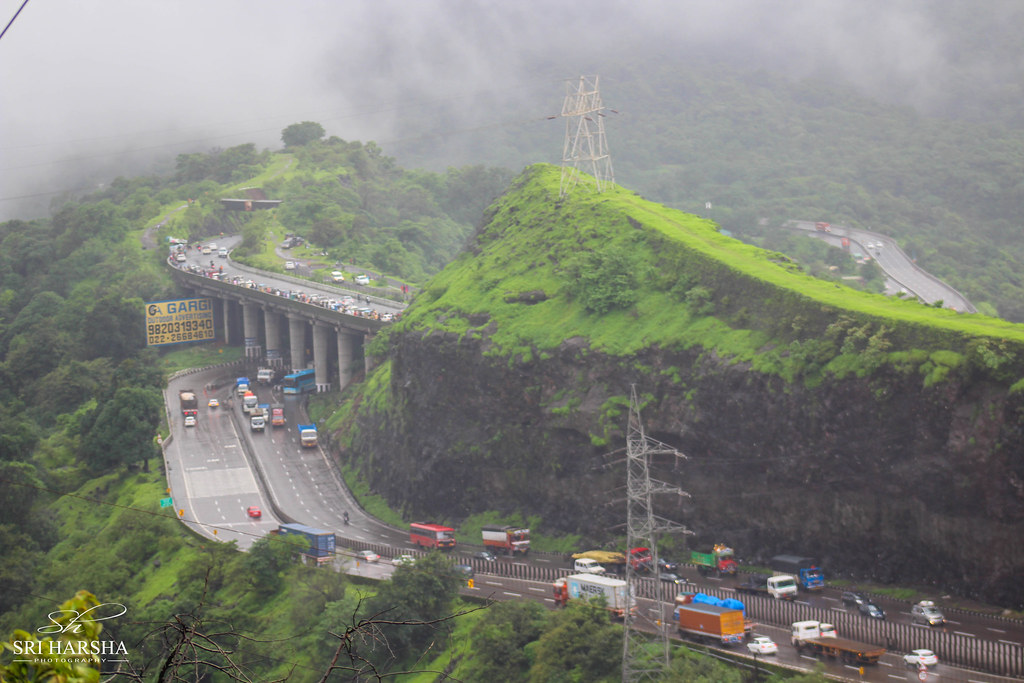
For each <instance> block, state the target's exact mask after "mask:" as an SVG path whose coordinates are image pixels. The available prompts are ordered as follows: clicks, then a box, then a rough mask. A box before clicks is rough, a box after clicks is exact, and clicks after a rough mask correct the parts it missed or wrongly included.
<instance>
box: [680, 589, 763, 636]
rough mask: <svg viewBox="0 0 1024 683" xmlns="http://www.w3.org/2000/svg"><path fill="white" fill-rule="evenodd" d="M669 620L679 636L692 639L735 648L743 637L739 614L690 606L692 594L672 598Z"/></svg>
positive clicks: (702, 605)
mask: <svg viewBox="0 0 1024 683" xmlns="http://www.w3.org/2000/svg"><path fill="white" fill-rule="evenodd" d="M672 618H673V620H674V621H675V622H676V626H677V628H678V629H679V633H681V634H683V635H690V636H695V637H696V638H697V639H698V640H708V641H715V642H716V643H721V644H722V645H737V644H739V643H742V642H743V640H744V639H745V638H746V635H747V631H746V622H745V621H744V619H743V611H742V610H738V609H735V608H733V607H723V606H721V605H711V604H707V603H697V602H693V593H680V594H679V595H677V596H676V600H675V608H674V609H673V611H672Z"/></svg>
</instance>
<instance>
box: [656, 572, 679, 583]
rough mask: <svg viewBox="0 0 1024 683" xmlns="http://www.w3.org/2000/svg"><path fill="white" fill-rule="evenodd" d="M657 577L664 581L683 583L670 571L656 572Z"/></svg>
mask: <svg viewBox="0 0 1024 683" xmlns="http://www.w3.org/2000/svg"><path fill="white" fill-rule="evenodd" d="M658 578H659V579H660V580H662V581H664V582H665V583H685V581H684V580H683V579H682V578H680V577H679V575H678V574H673V573H672V572H661V573H659V574H658Z"/></svg>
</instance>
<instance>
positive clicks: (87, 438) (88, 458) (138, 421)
mask: <svg viewBox="0 0 1024 683" xmlns="http://www.w3.org/2000/svg"><path fill="white" fill-rule="evenodd" d="M163 403H164V401H163V396H161V394H160V392H159V391H157V390H155V389H152V388H142V387H122V388H120V389H118V390H117V391H116V392H114V395H113V396H112V397H111V399H110V400H109V401H106V402H105V403H103V404H101V405H100V406H98V407H97V409H96V419H95V421H94V422H93V423H92V425H91V426H90V427H89V430H88V432H87V433H86V434H85V435H84V437H83V438H82V452H81V455H82V459H83V460H84V461H85V462H86V463H87V464H88V466H89V467H90V468H91V469H92V470H93V471H104V470H107V469H111V468H113V467H117V466H121V465H131V464H135V463H138V462H142V463H146V462H147V461H148V460H149V458H152V457H154V456H156V455H158V454H159V449H158V448H157V446H156V444H155V443H154V441H153V438H154V437H155V436H156V428H157V426H158V425H159V424H160V415H161V411H162V409H163Z"/></svg>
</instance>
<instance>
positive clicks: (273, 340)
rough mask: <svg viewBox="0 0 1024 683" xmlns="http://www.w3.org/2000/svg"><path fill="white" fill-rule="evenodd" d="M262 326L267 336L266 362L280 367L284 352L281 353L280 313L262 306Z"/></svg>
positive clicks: (282, 362) (273, 366) (271, 365)
mask: <svg viewBox="0 0 1024 683" xmlns="http://www.w3.org/2000/svg"><path fill="white" fill-rule="evenodd" d="M263 326H264V328H265V331H266V337H267V364H268V365H269V366H270V367H272V368H279V367H282V366H283V365H284V354H282V353H281V314H280V313H276V312H274V311H272V310H270V309H269V308H264V309H263Z"/></svg>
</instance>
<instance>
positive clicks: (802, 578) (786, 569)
mask: <svg viewBox="0 0 1024 683" xmlns="http://www.w3.org/2000/svg"><path fill="white" fill-rule="evenodd" d="M769 566H770V567H771V569H772V571H774V572H779V573H784V574H792V575H793V576H794V577H796V582H797V585H799V586H800V588H802V589H804V590H805V591H820V590H821V589H822V588H824V587H825V572H824V571H823V570H822V568H821V563H820V562H819V561H818V559H817V558H815V557H800V556H799V555H776V556H775V557H773V558H772V559H771V562H770V563H769Z"/></svg>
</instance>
